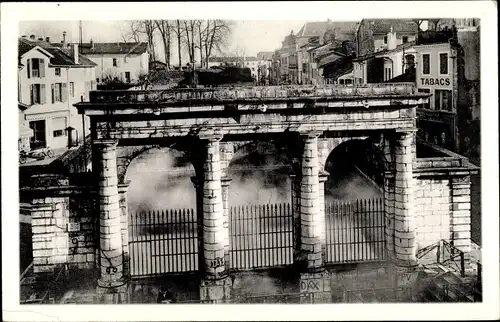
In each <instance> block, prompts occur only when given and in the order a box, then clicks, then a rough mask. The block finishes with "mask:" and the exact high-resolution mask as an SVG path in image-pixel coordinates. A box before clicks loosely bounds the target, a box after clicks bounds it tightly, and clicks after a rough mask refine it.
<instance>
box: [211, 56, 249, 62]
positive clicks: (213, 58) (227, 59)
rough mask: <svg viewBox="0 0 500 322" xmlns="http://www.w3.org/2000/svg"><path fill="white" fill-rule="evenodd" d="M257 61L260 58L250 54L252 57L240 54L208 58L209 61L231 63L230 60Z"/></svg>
mask: <svg viewBox="0 0 500 322" xmlns="http://www.w3.org/2000/svg"><path fill="white" fill-rule="evenodd" d="M243 60H245V61H257V60H259V59H257V57H253V56H250V57H241V56H238V57H234V56H233V57H209V58H208V61H209V62H212V63H226V62H227V63H230V62H239V61H243Z"/></svg>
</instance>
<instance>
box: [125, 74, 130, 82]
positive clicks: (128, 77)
mask: <svg viewBox="0 0 500 322" xmlns="http://www.w3.org/2000/svg"><path fill="white" fill-rule="evenodd" d="M125 80H126V82H127V83H130V72H125Z"/></svg>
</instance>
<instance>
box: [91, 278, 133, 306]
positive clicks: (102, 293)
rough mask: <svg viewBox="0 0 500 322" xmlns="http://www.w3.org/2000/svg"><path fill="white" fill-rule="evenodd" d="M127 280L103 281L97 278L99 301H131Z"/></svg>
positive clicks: (110, 302)
mask: <svg viewBox="0 0 500 322" xmlns="http://www.w3.org/2000/svg"><path fill="white" fill-rule="evenodd" d="M128 286H129V285H128V283H127V281H126V280H123V279H122V280H118V281H112V282H103V281H101V280H97V289H96V293H97V303H102V304H125V303H128V302H129V287H128Z"/></svg>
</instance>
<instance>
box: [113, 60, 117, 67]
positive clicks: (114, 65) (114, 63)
mask: <svg viewBox="0 0 500 322" xmlns="http://www.w3.org/2000/svg"><path fill="white" fill-rule="evenodd" d="M113 67H118V62H117V61H116V58H113Z"/></svg>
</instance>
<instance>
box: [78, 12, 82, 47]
mask: <svg viewBox="0 0 500 322" xmlns="http://www.w3.org/2000/svg"><path fill="white" fill-rule="evenodd" d="M79 31H80V35H79V39H78V44H79V46H78V47H79V48H78V52H79V53H81V52H82V42H83V26H82V21H81V20H80V22H79Z"/></svg>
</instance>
